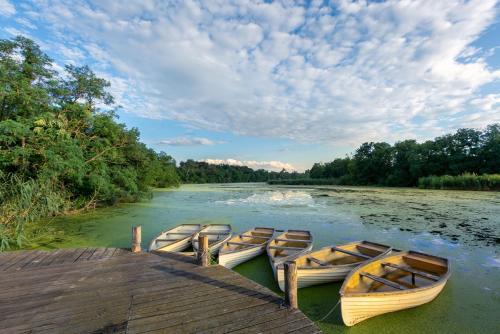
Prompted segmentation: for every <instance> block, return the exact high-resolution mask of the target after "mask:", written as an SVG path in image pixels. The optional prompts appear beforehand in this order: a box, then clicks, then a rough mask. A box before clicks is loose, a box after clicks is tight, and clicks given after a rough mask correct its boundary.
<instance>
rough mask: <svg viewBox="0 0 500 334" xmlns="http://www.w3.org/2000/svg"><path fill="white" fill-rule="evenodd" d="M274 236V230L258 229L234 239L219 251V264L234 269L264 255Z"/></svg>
mask: <svg viewBox="0 0 500 334" xmlns="http://www.w3.org/2000/svg"><path fill="white" fill-rule="evenodd" d="M273 234H274V229H273V228H267V227H256V228H253V229H251V230H248V231H246V232H244V233H242V234H239V235H236V236H234V237H232V238H231V239H229V240H228V241H226V242H225V243H224V244H223V246H222V248H221V249H220V250H219V264H220V265H222V266H224V267H226V268H233V267H235V266H237V265H238V264H240V263H243V262H246V261H248V260H250V259H252V258H254V257H256V256H258V255H260V254H262V253H264V252H265V251H266V246H267V244H268V243H269V242H270V241H271V239H272V237H273Z"/></svg>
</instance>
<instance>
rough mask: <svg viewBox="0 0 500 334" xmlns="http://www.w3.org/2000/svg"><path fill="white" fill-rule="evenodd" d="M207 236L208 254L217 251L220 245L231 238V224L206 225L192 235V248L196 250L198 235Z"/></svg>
mask: <svg viewBox="0 0 500 334" xmlns="http://www.w3.org/2000/svg"><path fill="white" fill-rule="evenodd" d="M200 234H202V235H206V236H208V249H209V251H210V254H212V255H215V254H217V253H218V252H219V249H220V248H221V247H222V245H223V244H224V243H225V242H226V241H228V240H229V239H230V238H231V225H229V224H210V225H206V226H205V227H203V229H201V231H199V232H198V233H196V234H195V235H194V236H193V249H194V251H195V252H196V251H197V250H198V237H199V236H200Z"/></svg>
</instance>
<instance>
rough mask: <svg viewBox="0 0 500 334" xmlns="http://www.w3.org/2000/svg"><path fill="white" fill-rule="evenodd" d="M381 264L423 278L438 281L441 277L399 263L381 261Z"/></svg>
mask: <svg viewBox="0 0 500 334" xmlns="http://www.w3.org/2000/svg"><path fill="white" fill-rule="evenodd" d="M382 266H383V267H391V268H395V269H399V270H403V271H406V272H409V273H412V274H413V275H417V276H420V277H423V278H427V279H430V280H431V281H439V279H440V278H441V277H439V276H436V275H432V274H429V273H426V272H425V271H421V270H417V269H413V268H409V267H404V266H400V265H397V264H394V263H389V262H384V263H382Z"/></svg>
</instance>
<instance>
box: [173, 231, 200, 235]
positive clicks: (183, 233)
mask: <svg viewBox="0 0 500 334" xmlns="http://www.w3.org/2000/svg"><path fill="white" fill-rule="evenodd" d="M195 233H196V232H167V233H166V234H167V235H168V234H182V235H191V234H195Z"/></svg>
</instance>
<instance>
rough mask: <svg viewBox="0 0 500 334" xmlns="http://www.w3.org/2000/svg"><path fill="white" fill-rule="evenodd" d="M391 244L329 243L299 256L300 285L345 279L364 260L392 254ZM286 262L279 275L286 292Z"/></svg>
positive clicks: (280, 267)
mask: <svg viewBox="0 0 500 334" xmlns="http://www.w3.org/2000/svg"><path fill="white" fill-rule="evenodd" d="M390 251H391V247H389V246H386V245H381V244H377V243H374V242H369V241H356V242H351V243H348V244H345V245H340V246H327V247H324V248H322V249H320V250H317V251H314V252H310V253H306V254H304V255H301V256H299V257H297V258H295V260H294V261H295V263H296V265H297V287H298V288H304V287H307V286H311V285H317V284H324V283H328V282H336V281H341V280H343V279H344V278H345V277H346V276H347V274H349V273H350V272H351V270H353V269H354V268H355V267H357V266H358V265H360V264H361V263H363V262H365V261H367V260H370V259H373V258H376V257H379V256H384V255H386V254H388V253H389V252H390ZM283 267H284V266H283V264H280V265H278V268H277V272H276V276H277V279H278V284H279V286H280V289H281V290H282V291H285V273H284V268H283Z"/></svg>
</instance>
